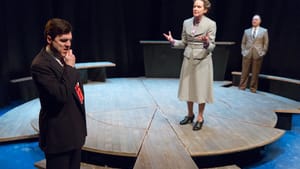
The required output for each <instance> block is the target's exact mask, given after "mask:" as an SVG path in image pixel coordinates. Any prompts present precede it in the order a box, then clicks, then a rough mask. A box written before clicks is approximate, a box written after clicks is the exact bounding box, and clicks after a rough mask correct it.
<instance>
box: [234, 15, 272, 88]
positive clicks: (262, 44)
mask: <svg viewBox="0 0 300 169" xmlns="http://www.w3.org/2000/svg"><path fill="white" fill-rule="evenodd" d="M260 23H261V18H260V16H259V15H254V16H253V18H252V28H249V29H246V30H245V31H244V35H243V40H242V44H241V47H242V55H243V64H242V75H241V80H240V85H239V88H240V89H241V90H245V89H246V87H247V84H248V78H249V73H250V70H251V69H252V78H251V82H250V91H251V92H253V93H256V90H257V87H258V75H259V72H260V69H261V64H262V61H263V57H264V55H265V54H266V53H267V50H268V46H269V37H268V30H267V29H266V28H263V27H261V26H260Z"/></svg>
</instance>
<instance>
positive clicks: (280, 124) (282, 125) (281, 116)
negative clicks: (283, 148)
mask: <svg viewBox="0 0 300 169" xmlns="http://www.w3.org/2000/svg"><path fill="white" fill-rule="evenodd" d="M276 115H277V123H276V126H275V127H276V128H279V129H284V130H291V129H292V114H287V113H279V112H276Z"/></svg>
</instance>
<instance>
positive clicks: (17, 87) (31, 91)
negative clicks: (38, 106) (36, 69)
mask: <svg viewBox="0 0 300 169" xmlns="http://www.w3.org/2000/svg"><path fill="white" fill-rule="evenodd" d="M10 84H11V86H10V89H9V90H10V92H11V93H12V94H11V97H12V98H11V99H12V100H21V101H24V102H25V101H28V100H31V99H33V98H36V97H37V96H38V94H37V91H36V89H35V85H34V83H33V81H32V77H31V76H27V77H21V78H17V79H12V80H10Z"/></svg>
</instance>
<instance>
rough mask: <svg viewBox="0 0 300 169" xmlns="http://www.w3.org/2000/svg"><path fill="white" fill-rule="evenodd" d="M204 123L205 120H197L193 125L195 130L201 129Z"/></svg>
mask: <svg viewBox="0 0 300 169" xmlns="http://www.w3.org/2000/svg"><path fill="white" fill-rule="evenodd" d="M203 123H204V120H202V121H197V122H196V123H195V124H194V126H193V130H200V129H201V128H202V125H203Z"/></svg>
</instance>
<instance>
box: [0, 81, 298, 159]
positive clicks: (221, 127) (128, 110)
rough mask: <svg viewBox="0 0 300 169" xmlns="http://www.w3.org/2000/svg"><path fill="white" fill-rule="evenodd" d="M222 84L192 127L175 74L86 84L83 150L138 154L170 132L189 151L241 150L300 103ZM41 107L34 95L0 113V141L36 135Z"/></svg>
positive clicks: (263, 139)
mask: <svg viewBox="0 0 300 169" xmlns="http://www.w3.org/2000/svg"><path fill="white" fill-rule="evenodd" d="M223 84H224V83H223V82H215V83H214V95H215V97H214V98H215V102H214V103H213V104H207V106H206V108H205V114H204V118H205V123H204V126H203V129H202V130H201V131H196V132H195V131H192V125H185V126H181V125H179V121H180V120H182V118H183V117H184V116H185V115H186V103H185V102H181V101H179V100H178V98H177V91H178V79H148V78H116V79H107V82H105V83H100V82H92V83H88V84H85V86H84V89H85V96H86V100H85V102H86V110H87V125H88V137H87V140H86V144H85V145H84V149H86V150H88V151H93V152H98V153H104V154H112V155H118V156H129V157H137V156H138V155H139V151H140V150H143V148H144V147H143V145H146V143H147V144H148V141H147V140H149V141H151V142H152V141H159V140H152V139H155V137H158V138H156V139H166V140H168V137H172V138H173V139H176V140H174V141H175V142H178V144H179V143H180V144H181V145H182V146H183V148H184V149H185V150H186V151H187V153H188V154H189V155H190V156H209V155H217V154H226V153H231V152H238V151H244V150H248V149H252V148H256V147H258V146H264V145H266V144H269V143H272V142H273V141H275V140H277V139H278V138H280V137H281V136H282V135H283V134H284V131H283V130H278V129H275V128H274V126H275V124H276V121H277V117H276V114H275V113H274V110H277V109H281V110H282V109H298V108H299V107H300V106H299V105H300V104H299V102H295V101H292V100H289V99H279V97H278V96H274V97H272V95H271V94H266V93H263V92H258V93H257V94H253V93H250V92H248V91H241V90H238V89H237V88H235V87H229V88H226V87H222V85H223ZM39 109H40V104H39V100H38V99H34V100H32V101H29V102H27V103H25V104H23V105H20V106H18V107H16V108H14V109H12V110H11V111H9V112H7V113H6V114H4V115H3V116H1V117H0V126H1V128H0V142H6V141H11V140H18V139H24V138H36V137H37V131H36V130H34V128H35V129H37V128H38V127H37V126H38V125H37V118H38V113H39ZM195 110H197V106H196V105H195ZM155 112H156V114H159V116H161V118H158V116H155V118H154V119H155V121H153V124H152V120H153V117H154V114H155ZM157 112H159V113H157ZM157 118H158V119H157ZM160 119H163V120H160ZM165 125H167V126H168V127H167V129H166V130H167V132H166V131H164V130H163V129H164V128H165V127H166V126H165ZM149 126H151V127H150V128H149ZM156 130H157V131H156ZM160 130H162V133H164V134H165V135H163V134H162V135H161V134H160ZM153 131H156V132H153ZM165 132H166V133H165ZM147 134H148V135H147ZM152 137H154V138H152ZM146 138H147V139H146ZM144 141H145V142H144ZM146 141H147V142H146ZM149 144H151V145H152V149H153V150H151V152H152V151H153V153H154V152H155V151H159V149H160V148H161V146H158V147H157V148H158V150H155V148H156V144H153V143H149ZM168 146H171V145H167V147H168ZM145 148H146V147H145ZM170 148H172V147H170ZM173 148H174V147H173ZM147 149H149V147H148V148H146V150H145V151H148V150H147ZM148 152H149V151H148ZM144 154H145V153H144ZM150 155H151V154H150ZM144 156H146V155H144ZM174 158H175V159H176V158H177V157H174Z"/></svg>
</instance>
